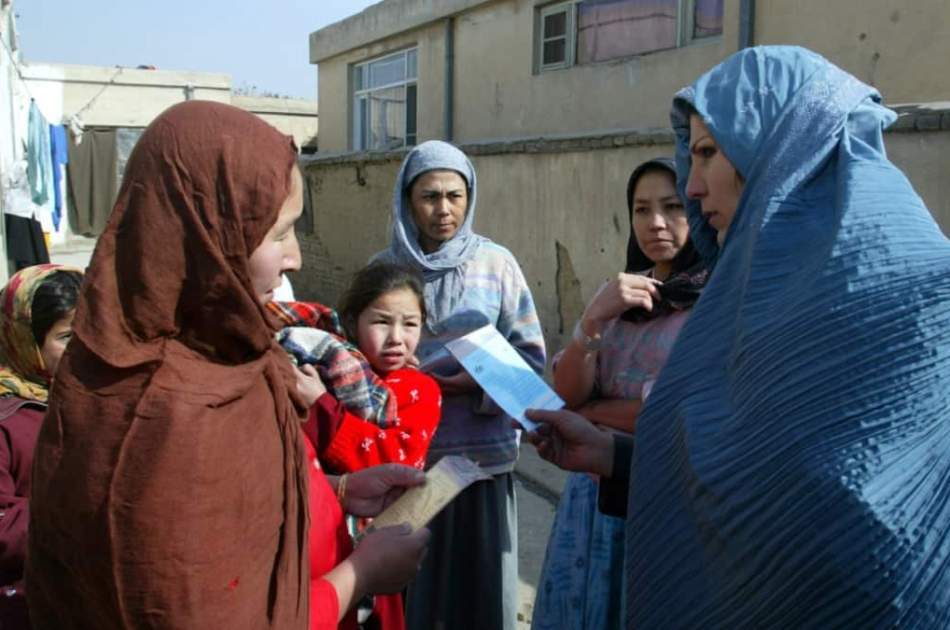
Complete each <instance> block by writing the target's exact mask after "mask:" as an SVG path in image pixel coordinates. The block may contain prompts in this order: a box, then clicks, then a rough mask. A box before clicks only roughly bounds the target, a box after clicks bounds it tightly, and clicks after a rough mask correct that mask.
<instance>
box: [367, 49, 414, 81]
mask: <svg viewBox="0 0 950 630" xmlns="http://www.w3.org/2000/svg"><path fill="white" fill-rule="evenodd" d="M368 67H369V85H368V87H371V88H375V87H382V86H384V85H392V84H393V83H399V82H400V81H405V79H406V56H405V55H396V56H395V57H388V58H386V59H380V60H379V61H374V62H373V63H371V64H369V66H368Z"/></svg>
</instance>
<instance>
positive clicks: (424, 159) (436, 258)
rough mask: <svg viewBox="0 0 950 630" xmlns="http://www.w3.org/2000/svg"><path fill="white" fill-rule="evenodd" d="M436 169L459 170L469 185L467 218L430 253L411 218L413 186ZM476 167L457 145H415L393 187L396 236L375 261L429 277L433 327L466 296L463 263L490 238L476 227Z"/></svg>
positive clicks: (427, 287)
mask: <svg viewBox="0 0 950 630" xmlns="http://www.w3.org/2000/svg"><path fill="white" fill-rule="evenodd" d="M436 170H450V171H455V172H457V173H458V174H459V175H461V176H462V178H463V179H464V180H465V183H466V185H467V187H468V208H467V209H466V211H465V220H464V221H463V222H462V225H461V227H459V229H458V232H456V233H455V236H453V237H452V238H451V239H449V240H447V241H446V242H444V243H443V244H442V246H441V247H439V249H437V250H435V251H434V252H432V253H430V254H427V253H425V252H424V251H423V250H422V246H421V245H420V244H419V228H418V227H417V226H416V223H415V220H414V219H413V217H412V207H411V206H410V204H409V189H410V187H411V186H412V183H413V182H414V181H415V180H416V178H417V177H419V176H420V175H422V174H423V173H428V172H429V171H436ZM476 184H477V182H476V179H475V167H474V166H472V162H471V161H470V160H469V159H468V157H467V156H466V155H465V154H464V153H462V151H461V150H459V149H458V148H457V147H455V146H453V145H451V144H449V143H447V142H442V141H441V140H429V141H427V142H423V143H422V144H420V145H418V146H416V147H414V148H413V149H412V150H411V151H409V153H408V154H406V157H405V158H404V159H403V162H402V167H401V168H400V169H399V175H398V177H396V184H395V186H394V188H393V214H392V238H391V240H390V243H389V249H387V250H385V251H383V252H381V253H380V254H379V255H377V256H376V257H375V259H376V260H384V261H388V262H394V263H400V264H403V265H407V266H409V267H412V268H415V269H418V270H419V271H420V272H422V274H423V277H424V278H425V302H426V312H427V313H428V316H427V318H426V320H427V321H426V325H427V326H428V327H429V328H430V329H432V328H435V327H437V326H438V324H439V322H441V321H442V320H443V319H445V318H446V317H448V316H449V315H450V314H451V313H452V311H454V310H455V306H456V305H457V303H458V301H459V300H460V299H461V297H462V293H463V291H464V290H465V287H464V286H463V278H464V274H463V269H462V265H463V264H464V263H465V262H467V261H469V260H471V259H472V257H474V256H475V254H476V252H477V251H478V248H479V247H480V246H481V244H482V243H483V242H485V241H486V239H485V238H484V237H482V236H479V235H478V234H476V233H475V232H474V230H473V229H472V224H473V223H474V222H475V201H476V194H477V186H476Z"/></svg>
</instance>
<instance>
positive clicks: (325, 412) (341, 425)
mask: <svg viewBox="0 0 950 630" xmlns="http://www.w3.org/2000/svg"><path fill="white" fill-rule="evenodd" d="M383 382H384V383H386V386H387V387H389V389H390V390H391V391H392V393H393V395H394V396H395V398H396V405H397V414H396V418H395V419H394V420H393V422H392V424H391V425H390V426H388V427H386V428H385V429H383V428H380V427H378V426H376V425H375V424H372V423H371V422H367V421H366V420H363V419H362V418H360V417H358V416H354V415H353V414H351V413H349V412H348V411H346V409H344V408H343V406H342V405H340V404H338V403H337V402H336V399H334V398H333V396H332V395H330V394H324V395H323V396H321V397H320V399H319V400H318V401H317V403H318V404H317V405H315V406H314V407H313V410H314V412H315V414H316V419H315V422H316V423H317V424H318V425H319V426H320V427H321V433H323V435H321V436H320V437H321V441H322V442H323V443H324V444H326V447H325V448H324V449H323V450H322V452H321V454H320V459H321V461H323V462H324V463H325V464H326V466H327V467H328V468H331V469H333V470H337V471H340V472H353V471H356V470H362V469H363V468H367V467H369V466H375V465H377V464H389V463H394V464H406V465H407V466H415V467H416V468H419V469H422V467H423V466H424V465H425V460H426V453H427V452H428V451H429V444H430V443H431V442H432V436H433V435H434V434H435V431H436V428H437V427H438V425H439V418H440V416H441V413H442V392H441V391H440V390H439V385H438V383H436V382H435V380H433V379H432V377H430V376H428V375H426V374H423V373H422V372H420V371H419V370H415V369H412V368H402V369H400V370H395V371H393V372H390V373H389V374H387V375H386V376H385V377H384V378H383ZM334 428H335V430H334ZM324 435H332V438H331V439H329V440H328V439H327V438H325V437H324ZM327 442H329V443H327Z"/></svg>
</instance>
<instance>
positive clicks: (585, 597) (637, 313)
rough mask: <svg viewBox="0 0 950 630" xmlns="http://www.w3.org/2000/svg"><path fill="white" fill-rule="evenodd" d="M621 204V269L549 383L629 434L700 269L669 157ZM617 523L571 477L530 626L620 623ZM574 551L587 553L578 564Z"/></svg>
mask: <svg viewBox="0 0 950 630" xmlns="http://www.w3.org/2000/svg"><path fill="white" fill-rule="evenodd" d="M627 208H628V212H629V215H628V216H629V222H630V238H629V241H628V243H627V264H626V267H625V269H626V271H625V272H624V273H620V274H618V276H617V277H616V278H615V279H613V280H611V281H610V282H607V283H605V284H604V285H603V286H602V287H601V288H600V289H599V290H598V291H597V293H596V294H595V295H594V297H593V298H592V299H591V301H590V303H589V304H588V305H587V308H586V309H585V311H584V314H583V315H582V317H581V319H580V320H579V321H578V322H577V326H576V327H575V334H574V338H573V339H572V340H571V341H570V343H568V345H567V346H566V347H565V349H564V350H563V351H562V352H561V353H560V354H559V356H558V358H556V359H555V369H554V387H555V390H556V391H557V392H558V394H560V395H561V397H562V398H563V399H564V401H565V403H566V404H567V406H568V408H571V409H576V410H578V412H579V413H580V414H581V415H582V416H584V417H585V418H586V419H587V420H588V421H590V422H592V423H594V424H595V425H597V426H599V427H602V428H604V429H607V430H610V431H616V432H619V433H622V434H624V435H628V436H629V435H631V434H632V433H633V432H634V424H635V422H636V419H637V414H638V413H639V411H640V407H641V405H642V404H643V402H644V401H645V400H646V398H647V396H648V395H649V392H650V388H651V387H652V385H653V383H654V382H655V381H656V379H657V377H658V376H659V374H660V370H661V369H662V368H663V365H664V364H665V363H666V359H667V356H668V355H669V352H670V349H671V348H672V346H673V342H674V341H675V340H676V336H677V335H678V334H679V330H680V328H681V327H682V326H683V324H684V323H685V322H686V318H687V316H688V311H689V309H690V308H691V307H692V305H693V302H695V301H696V299H697V298H698V297H699V293H700V290H701V288H702V285H703V283H704V282H705V279H706V275H707V274H706V271H705V269H703V266H702V263H701V261H699V256H698V255H697V254H696V250H695V249H694V248H693V247H692V245H691V244H690V242H689V226H688V224H687V221H686V212H685V211H684V209H683V201H682V200H681V199H680V196H679V193H678V192H677V190H676V168H675V166H674V164H673V160H672V159H669V158H657V159H654V160H649V161H647V162H644V163H643V164H641V165H640V166H638V167H637V168H636V169H635V170H634V171H633V173H632V174H631V175H630V179H629V181H628V183H627ZM677 290H679V291H680V292H681V293H680V294H679V295H677V294H676V291H677ZM623 528H624V521H623V519H621V518H617V517H614V516H606V515H603V514H600V513H599V512H598V510H597V482H596V481H595V480H593V479H592V478H591V477H590V476H588V475H586V474H581V473H575V474H573V475H570V476H569V477H568V480H567V484H566V485H565V487H564V491H563V492H562V493H561V500H560V502H559V503H558V508H557V514H556V516H555V519H554V526H553V528H552V531H551V538H550V540H549V541H548V548H547V553H546V554H545V560H544V568H543V569H542V572H541V578H540V579H539V580H538V597H537V600H536V601H535V605H534V612H533V617H532V627H533V628H537V629H542V628H544V629H551V630H557V629H560V628H586V629H587V630H613V629H614V628H616V627H617V626H618V625H619V623H620V620H621V619H622V613H621V609H622V599H623V598H622V592H623ZM579 553H580V554H584V553H586V558H585V560H584V562H578V561H577V558H578V554H579Z"/></svg>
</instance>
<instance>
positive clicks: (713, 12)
mask: <svg viewBox="0 0 950 630" xmlns="http://www.w3.org/2000/svg"><path fill="white" fill-rule="evenodd" d="M695 3H696V4H695V13H694V18H693V37H694V38H696V39H698V38H701V37H711V36H713V35H722V0H695Z"/></svg>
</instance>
